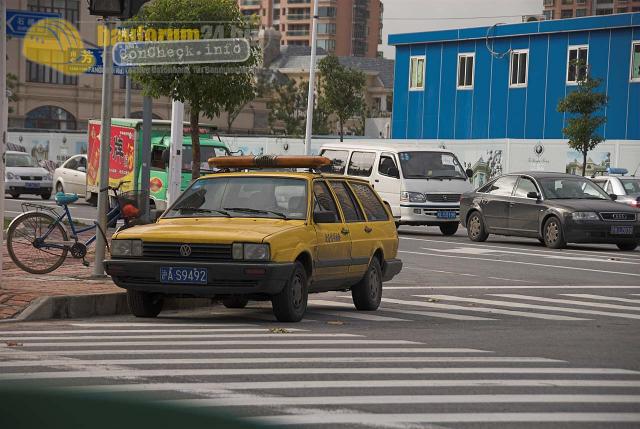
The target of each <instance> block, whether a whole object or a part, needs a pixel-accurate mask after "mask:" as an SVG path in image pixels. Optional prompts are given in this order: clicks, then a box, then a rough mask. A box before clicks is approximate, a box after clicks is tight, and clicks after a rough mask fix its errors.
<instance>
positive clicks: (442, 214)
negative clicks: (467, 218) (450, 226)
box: [437, 210, 458, 219]
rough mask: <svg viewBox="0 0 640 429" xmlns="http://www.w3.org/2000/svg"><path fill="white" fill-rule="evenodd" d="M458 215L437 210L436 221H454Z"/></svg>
mask: <svg viewBox="0 0 640 429" xmlns="http://www.w3.org/2000/svg"><path fill="white" fill-rule="evenodd" d="M457 216H458V214H457V213H456V212H454V211H451V210H438V213H437V217H438V219H455V218H456V217H457Z"/></svg>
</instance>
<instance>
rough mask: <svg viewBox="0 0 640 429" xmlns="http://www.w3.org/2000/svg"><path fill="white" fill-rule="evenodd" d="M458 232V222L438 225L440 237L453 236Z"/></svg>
mask: <svg viewBox="0 0 640 429" xmlns="http://www.w3.org/2000/svg"><path fill="white" fill-rule="evenodd" d="M457 231H458V222H450V223H445V224H442V225H440V232H442V235H453V234H455V233H456V232H457Z"/></svg>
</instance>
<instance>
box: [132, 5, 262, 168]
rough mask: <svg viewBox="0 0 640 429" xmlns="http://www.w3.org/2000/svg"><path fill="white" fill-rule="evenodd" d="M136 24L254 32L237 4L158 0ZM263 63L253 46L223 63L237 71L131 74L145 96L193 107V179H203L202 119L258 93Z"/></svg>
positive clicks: (223, 33)
mask: <svg viewBox="0 0 640 429" xmlns="http://www.w3.org/2000/svg"><path fill="white" fill-rule="evenodd" d="M134 21H136V22H141V23H144V24H145V25H146V26H147V27H148V28H166V26H167V23H170V26H171V27H172V28H174V29H181V28H182V29H191V28H194V27H199V24H198V23H201V22H215V23H216V25H215V27H216V28H215V29H214V31H213V34H215V35H216V36H217V37H225V38H233V37H238V32H246V31H248V30H249V28H250V23H249V22H248V21H246V20H245V19H244V17H243V15H242V14H241V13H240V10H239V8H238V3H237V1H235V0H154V1H152V2H150V3H148V4H147V5H145V7H143V8H142V9H141V10H140V13H139V14H138V15H137V16H136V17H135V18H134ZM258 59H259V48H258V47H256V46H253V45H252V47H251V54H250V56H249V58H248V59H247V60H246V61H245V62H243V63H233V64H225V65H224V67H228V68H231V67H236V68H237V69H236V70H228V69H227V71H225V72H215V73H208V70H206V69H205V68H203V67H201V66H200V65H198V66H194V65H189V66H186V67H188V73H154V69H153V68H152V67H148V66H147V67H138V68H137V69H136V70H135V71H134V72H132V75H133V78H134V80H136V81H137V82H139V83H140V84H141V85H142V88H143V92H144V93H145V94H146V95H150V96H152V97H161V96H166V97H170V98H171V99H173V100H178V101H182V102H187V103H189V106H190V113H189V123H190V125H191V144H192V150H193V164H192V171H191V176H192V178H193V179H196V178H198V177H200V134H199V125H200V115H204V116H206V117H207V118H209V119H213V118H214V117H216V116H219V115H220V112H222V111H223V110H229V109H230V108H231V106H237V105H239V104H241V103H243V102H245V101H244V100H246V99H247V98H248V97H249V94H253V92H254V69H253V67H254V66H255V65H256V64H257V63H258ZM214 66H215V65H214Z"/></svg>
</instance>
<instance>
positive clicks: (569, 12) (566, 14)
mask: <svg viewBox="0 0 640 429" xmlns="http://www.w3.org/2000/svg"><path fill="white" fill-rule="evenodd" d="M560 18H562V19H565V18H573V9H562V10H561V11H560Z"/></svg>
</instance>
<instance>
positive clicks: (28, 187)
mask: <svg viewBox="0 0 640 429" xmlns="http://www.w3.org/2000/svg"><path fill="white" fill-rule="evenodd" d="M4 189H5V192H6V193H16V194H29V195H43V194H51V192H52V189H53V182H52V181H50V180H7V181H6V182H5V187H4Z"/></svg>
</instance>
